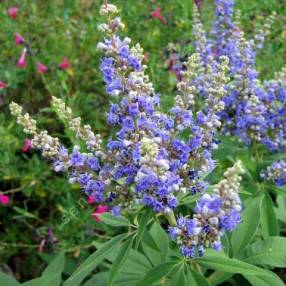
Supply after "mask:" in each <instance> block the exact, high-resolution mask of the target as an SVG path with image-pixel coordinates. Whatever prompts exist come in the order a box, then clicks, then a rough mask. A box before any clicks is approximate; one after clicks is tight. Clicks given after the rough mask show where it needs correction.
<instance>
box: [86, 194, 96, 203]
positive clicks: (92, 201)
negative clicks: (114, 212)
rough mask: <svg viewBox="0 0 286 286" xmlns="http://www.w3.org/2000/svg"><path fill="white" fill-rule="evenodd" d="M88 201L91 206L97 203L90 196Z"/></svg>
mask: <svg viewBox="0 0 286 286" xmlns="http://www.w3.org/2000/svg"><path fill="white" fill-rule="evenodd" d="M87 201H88V203H89V204H90V205H93V204H94V203H95V199H94V197H93V196H89V197H88V200H87Z"/></svg>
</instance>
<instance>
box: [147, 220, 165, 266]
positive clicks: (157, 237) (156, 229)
mask: <svg viewBox="0 0 286 286" xmlns="http://www.w3.org/2000/svg"><path fill="white" fill-rule="evenodd" d="M150 234H151V236H152V237H153V239H154V241H155V243H156V244H157V246H158V248H159V249H160V254H161V262H164V261H165V260H166V257H167V256H168V252H169V237H168V235H167V234H166V232H165V231H164V230H163V229H162V227H161V226H160V225H159V224H158V223H157V222H155V223H154V224H153V225H152V228H151V230H150Z"/></svg>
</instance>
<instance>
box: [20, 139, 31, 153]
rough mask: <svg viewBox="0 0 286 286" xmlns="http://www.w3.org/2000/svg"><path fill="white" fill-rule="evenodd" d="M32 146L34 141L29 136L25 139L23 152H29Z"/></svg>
mask: <svg viewBox="0 0 286 286" xmlns="http://www.w3.org/2000/svg"><path fill="white" fill-rule="evenodd" d="M31 148H32V141H31V140H30V139H28V138H26V139H25V141H24V146H23V147H22V152H23V153H27V152H29V150H30V149H31Z"/></svg>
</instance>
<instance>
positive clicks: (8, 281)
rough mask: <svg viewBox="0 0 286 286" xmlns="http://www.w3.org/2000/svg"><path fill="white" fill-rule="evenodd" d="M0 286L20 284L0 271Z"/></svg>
mask: <svg viewBox="0 0 286 286" xmlns="http://www.w3.org/2000/svg"><path fill="white" fill-rule="evenodd" d="M0 285H5V286H20V285H21V284H20V283H19V282H18V281H17V280H16V279H15V278H13V277H12V276H10V275H8V274H6V273H4V272H2V271H0Z"/></svg>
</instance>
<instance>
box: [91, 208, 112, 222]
mask: <svg viewBox="0 0 286 286" xmlns="http://www.w3.org/2000/svg"><path fill="white" fill-rule="evenodd" d="M106 212H108V206H103V205H98V206H97V208H96V210H95V211H94V212H93V213H92V217H93V218H94V219H95V221H96V222H100V218H99V215H101V214H104V213H106Z"/></svg>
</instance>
